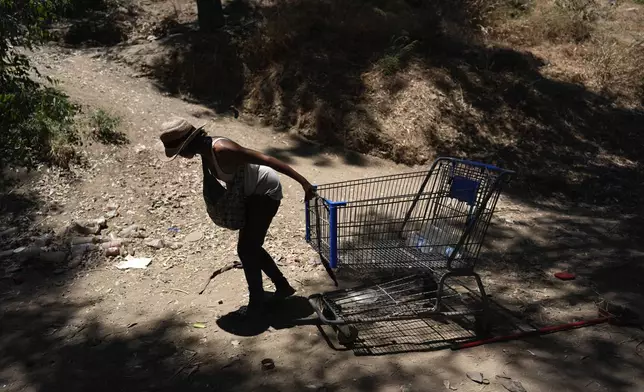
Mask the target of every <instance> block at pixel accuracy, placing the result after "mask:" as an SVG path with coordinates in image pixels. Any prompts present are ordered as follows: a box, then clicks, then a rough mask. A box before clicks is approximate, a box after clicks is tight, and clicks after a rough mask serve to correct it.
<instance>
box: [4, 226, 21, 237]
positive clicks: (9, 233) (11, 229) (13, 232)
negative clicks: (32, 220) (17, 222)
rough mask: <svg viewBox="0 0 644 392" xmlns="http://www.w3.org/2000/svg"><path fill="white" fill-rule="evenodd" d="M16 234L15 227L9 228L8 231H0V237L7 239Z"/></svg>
mask: <svg viewBox="0 0 644 392" xmlns="http://www.w3.org/2000/svg"><path fill="white" fill-rule="evenodd" d="M17 232H18V228H17V227H10V228H8V229H4V230H2V231H0V237H9V236H10V235H14V234H16V233H17Z"/></svg>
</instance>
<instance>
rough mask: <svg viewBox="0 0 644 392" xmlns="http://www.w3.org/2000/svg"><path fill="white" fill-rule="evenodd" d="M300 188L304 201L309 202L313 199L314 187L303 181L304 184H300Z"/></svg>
mask: <svg viewBox="0 0 644 392" xmlns="http://www.w3.org/2000/svg"><path fill="white" fill-rule="evenodd" d="M302 188H303V189H304V200H306V201H309V200H311V199H313V198H314V197H315V195H316V193H315V187H314V186H313V185H311V184H310V183H309V182H308V181H305V182H304V184H302Z"/></svg>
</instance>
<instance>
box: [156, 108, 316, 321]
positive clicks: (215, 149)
mask: <svg viewBox="0 0 644 392" xmlns="http://www.w3.org/2000/svg"><path fill="white" fill-rule="evenodd" d="M161 141H162V142H163V145H164V147H165V154H166V156H167V157H168V158H170V160H172V159H174V158H176V157H177V156H181V157H183V158H186V159H191V158H193V157H194V156H195V155H197V154H198V155H200V156H201V159H202V163H203V166H204V173H206V169H207V172H209V173H210V174H212V175H214V176H215V177H217V179H218V180H221V181H223V182H226V183H229V182H230V181H231V180H232V179H233V177H234V175H235V173H237V172H242V171H241V170H240V166H243V176H244V178H243V181H244V182H243V188H244V194H245V196H246V198H245V224H244V226H243V227H242V228H241V229H240V231H239V240H238V243H237V253H238V255H239V258H240V259H241V262H242V266H243V268H244V274H245V276H246V282H247V283H248V291H249V301H248V306H247V307H246V309H243V310H242V313H247V314H248V313H250V314H257V313H259V311H260V310H261V309H262V307H263V304H264V302H265V297H264V288H263V283H262V271H264V273H265V274H266V275H267V276H268V277H269V278H270V279H271V281H272V282H273V284H274V285H275V287H276V291H275V294H274V295H273V298H274V299H283V298H286V297H289V296H291V295H293V294H294V293H295V290H294V289H293V288H292V287H291V285H290V284H289V283H288V281H287V280H286V278H285V277H284V275H282V273H281V271H280V270H279V268H278V267H277V265H276V264H275V261H274V260H273V258H272V257H271V256H270V255H269V254H268V253H267V252H266V250H264V248H263V244H264V238H265V237H266V233H267V231H268V227H269V226H270V224H271V221H272V220H273V217H274V216H275V214H276V213H277V210H278V209H279V206H280V203H281V200H282V185H281V183H280V179H279V176H278V175H277V173H276V172H275V171H278V172H280V173H283V174H285V175H287V176H289V177H291V178H292V179H294V180H295V181H297V182H299V183H300V185H302V188H303V190H304V195H305V199H306V200H310V199H311V198H312V197H313V196H314V193H315V192H314V188H313V186H312V185H311V184H310V183H309V182H308V181H307V180H306V179H305V178H304V177H303V176H302V175H300V174H299V173H298V172H296V171H295V170H293V168H291V167H290V166H288V165H287V164H285V163H284V162H282V161H280V160H278V159H275V158H272V157H269V156H267V155H264V154H262V153H260V152H258V151H254V150H250V149H248V148H244V147H242V146H240V145H239V144H237V143H235V142H234V141H232V140H229V139H226V138H212V137H210V136H208V135H207V134H206V132H205V131H204V130H203V127H200V128H195V127H194V126H193V125H192V124H190V123H189V122H188V121H186V120H185V119H182V118H177V119H173V120H171V121H168V122H166V123H164V124H163V125H162V134H161Z"/></svg>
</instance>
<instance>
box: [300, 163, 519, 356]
mask: <svg viewBox="0 0 644 392" xmlns="http://www.w3.org/2000/svg"><path fill="white" fill-rule="evenodd" d="M511 174H512V172H511V171H508V170H504V169H501V168H498V167H496V166H493V165H488V164H484V163H479V162H472V161H466V160H460V159H454V158H439V159H437V160H436V161H435V162H434V163H433V165H432V166H431V168H430V169H429V171H426V170H425V171H417V172H411V173H404V174H398V175H389V176H381V177H374V178H366V179H360V180H354V181H345V182H338V183H331V184H325V185H319V186H318V187H317V197H316V198H314V199H312V200H311V201H309V202H307V204H306V210H305V211H306V215H305V217H306V240H307V242H308V243H309V244H310V245H311V246H312V247H313V248H315V249H316V250H317V251H318V252H319V254H320V257H321V259H322V261H323V262H324V263H325V265H326V266H327V270H328V271H329V272H330V274H331V275H332V277H334V274H333V271H336V270H337V269H338V268H342V269H344V268H346V269H347V270H350V271H351V272H353V273H354V276H358V277H359V278H360V279H361V280H362V281H363V284H362V285H360V286H358V287H353V288H350V289H341V290H335V291H331V292H326V293H321V294H315V295H312V296H311V297H310V298H309V300H310V302H311V304H312V305H313V307H314V308H315V310H316V312H317V313H318V316H319V317H320V319H321V320H322V322H324V323H325V324H329V325H333V326H336V328H337V330H338V337H339V338H340V341H341V343H344V344H350V343H351V342H352V341H353V340H355V339H356V338H357V330H356V329H355V328H353V327H352V325H353V324H358V323H374V322H381V321H396V320H409V319H416V318H427V317H432V316H435V315H443V316H448V317H449V316H462V315H474V316H475V317H474V319H475V328H476V332H477V333H478V334H485V333H486V331H487V329H488V323H487V316H488V315H487V313H488V303H487V297H486V294H485V289H484V287H483V284H482V282H481V278H480V277H479V275H478V274H477V273H476V272H475V266H476V263H477V260H478V256H479V252H480V250H481V246H482V245H483V240H484V238H485V234H486V231H487V229H488V227H489V224H490V220H491V218H492V214H493V212H494V209H495V207H496V204H497V201H498V199H499V195H500V192H501V189H502V188H503V187H504V185H506V184H507V183H508V181H509V179H510V177H511ZM465 277H470V278H473V279H474V280H475V282H476V290H475V291H478V293H477V294H478V295H477V296H476V297H478V299H479V300H473V296H471V295H469V294H471V293H469V294H467V295H466V294H465V293H462V292H460V291H459V290H456V289H455V288H453V285H451V284H450V283H449V280H450V278H452V279H462V278H465ZM334 280H335V277H334ZM336 284H337V281H336Z"/></svg>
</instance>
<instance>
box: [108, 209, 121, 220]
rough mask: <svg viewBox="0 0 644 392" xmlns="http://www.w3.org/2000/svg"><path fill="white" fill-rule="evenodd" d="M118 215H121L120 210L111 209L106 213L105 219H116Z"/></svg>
mask: <svg viewBox="0 0 644 392" xmlns="http://www.w3.org/2000/svg"><path fill="white" fill-rule="evenodd" d="M117 216H119V212H118V211H117V210H110V211H107V213H105V219H114V218H116V217H117Z"/></svg>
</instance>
